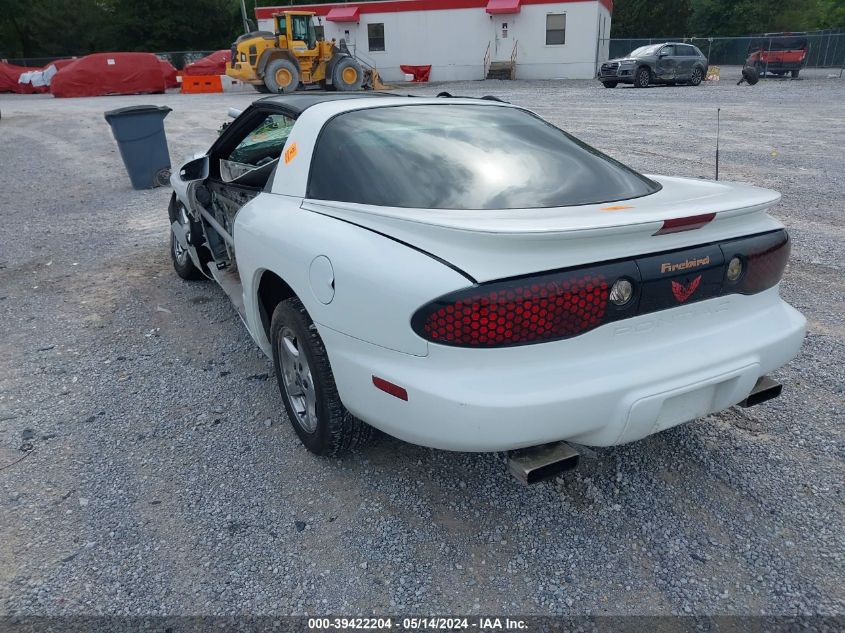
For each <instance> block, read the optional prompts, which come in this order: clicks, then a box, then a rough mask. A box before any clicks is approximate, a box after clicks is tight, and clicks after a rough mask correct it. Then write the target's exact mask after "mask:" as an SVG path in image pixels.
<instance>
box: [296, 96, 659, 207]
mask: <svg viewBox="0 0 845 633" xmlns="http://www.w3.org/2000/svg"><path fill="white" fill-rule="evenodd" d="M659 189H660V186H659V185H658V184H657V183H655V182H653V181H651V180H649V179H648V178H646V177H645V176H642V175H640V174H638V173H637V172H635V171H633V170H632V169H630V168H628V167H626V166H624V165H622V164H621V163H619V162H617V161H615V160H613V159H612V158H610V157H608V156H605V155H604V154H602V153H601V152H599V151H598V150H596V149H593V148H592V147H589V146H588V145H586V144H584V143H582V142H581V141H579V140H577V139H575V138H574V137H572V136H570V135H569V134H567V133H565V132H563V131H561V130H559V129H558V128H556V127H554V126H553V125H551V124H549V123H547V122H545V121H543V120H542V119H540V118H539V117H537V116H535V115H533V114H531V113H529V112H527V111H525V110H520V109H517V108H509V107H497V106H481V105H477V106H476V105H461V104H443V105H440V104H437V105H433V104H430V105H408V106H399V107H380V108H370V109H364V110H355V111H352V112H347V113H345V114H341V115H339V116H336V117H335V118H333V119H332V120H330V121H329V122H328V123H327V124H326V125H325V127H324V128H323V130H322V132H321V133H320V137H319V139H318V141H317V145H316V147H315V149H314V158H313V160H312V163H311V175H310V180H309V184H308V196H309V197H311V198H315V199H319V200H336V201H342V202H354V203H360V204H371V205H378V206H391V207H413V208H431V209H519V208H541V207H560V206H571V205H580V204H597V203H603V202H614V201H617V200H625V199H628V198H636V197H639V196H644V195H648V194H650V193H654V192H655V191H657V190H659Z"/></svg>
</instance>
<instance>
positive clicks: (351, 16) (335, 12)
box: [326, 7, 358, 22]
mask: <svg viewBox="0 0 845 633" xmlns="http://www.w3.org/2000/svg"><path fill="white" fill-rule="evenodd" d="M326 19H327V20H328V21H329V22H357V21H358V7H332V8H331V9H329V12H328V14H326Z"/></svg>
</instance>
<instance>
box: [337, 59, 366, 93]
mask: <svg viewBox="0 0 845 633" xmlns="http://www.w3.org/2000/svg"><path fill="white" fill-rule="evenodd" d="M332 83H333V84H334V87H335V90H340V91H343V92H350V91H353V90H360V89H361V85H362V84H363V83H364V70H363V69H362V68H361V66H360V65H359V64H358V62H356V61H355V60H354V59H353V58H351V57H344V58H343V59H341V60H339V61H338V62H337V64H335V66H334V73H333V74H332Z"/></svg>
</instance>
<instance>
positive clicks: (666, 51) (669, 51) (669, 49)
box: [660, 44, 675, 57]
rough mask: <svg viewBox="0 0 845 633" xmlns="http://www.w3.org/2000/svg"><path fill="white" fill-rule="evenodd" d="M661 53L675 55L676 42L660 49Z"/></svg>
mask: <svg viewBox="0 0 845 633" xmlns="http://www.w3.org/2000/svg"><path fill="white" fill-rule="evenodd" d="M660 54H661V55H669V56H670V57H671V56H673V55H675V45H674V44H667V45H666V46H664V47H663V48H661V49H660Z"/></svg>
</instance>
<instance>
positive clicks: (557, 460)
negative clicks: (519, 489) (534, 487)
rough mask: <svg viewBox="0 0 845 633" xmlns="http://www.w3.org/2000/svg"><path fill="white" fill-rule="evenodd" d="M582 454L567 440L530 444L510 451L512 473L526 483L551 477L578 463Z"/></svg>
mask: <svg viewBox="0 0 845 633" xmlns="http://www.w3.org/2000/svg"><path fill="white" fill-rule="evenodd" d="M579 456H580V454H579V453H578V451H576V450H575V449H574V448H572V447H571V446H570V445H569V444H567V443H566V442H554V443H552V444H543V445H541V446H530V447H528V448H520V449H519V450H515V451H510V452H509V453H508V468H509V469H510V471H511V474H512V475H513V476H514V477H516V478H517V479H518V480H519V481H521V482H522V483H524V484H535V483H537V482H538V481H544V480H546V479H551V478H552V477H555V476H556V475H559V474H560V473H562V472H564V471H566V470H572V469H573V468H575V466H577V465H578V458H579Z"/></svg>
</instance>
